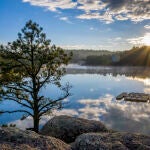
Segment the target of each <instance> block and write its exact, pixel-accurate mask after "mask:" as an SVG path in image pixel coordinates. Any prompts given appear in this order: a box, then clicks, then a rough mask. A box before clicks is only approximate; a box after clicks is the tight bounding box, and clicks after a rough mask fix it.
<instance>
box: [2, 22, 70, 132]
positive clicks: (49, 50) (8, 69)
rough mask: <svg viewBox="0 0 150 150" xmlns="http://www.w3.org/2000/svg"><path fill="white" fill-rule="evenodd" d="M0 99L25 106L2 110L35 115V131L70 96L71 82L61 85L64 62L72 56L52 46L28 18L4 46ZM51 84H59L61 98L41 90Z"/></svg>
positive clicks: (37, 26) (25, 115)
mask: <svg viewBox="0 0 150 150" xmlns="http://www.w3.org/2000/svg"><path fill="white" fill-rule="evenodd" d="M0 55H1V59H0V68H1V74H0V83H1V85H0V86H1V87H0V98H1V99H2V100H9V101H14V102H16V103H18V104H19V105H21V106H22V107H20V108H21V109H19V110H13V111H10V110H3V111H1V113H15V112H23V113H24V115H23V118H26V117H27V116H32V117H33V124H34V127H33V129H34V131H36V132H38V130H39V121H40V119H41V117H42V116H43V115H45V114H47V113H50V112H51V110H52V109H54V108H56V109H59V108H61V106H62V100H63V99H65V98H66V97H68V96H69V95H70V92H69V90H70V85H69V84H66V85H65V86H63V85H61V83H60V79H61V76H62V75H64V73H65V69H64V68H63V67H62V66H63V65H67V64H68V62H69V60H70V58H71V55H70V54H66V53H65V52H64V51H63V49H61V48H59V47H56V46H55V45H51V41H50V40H48V39H47V38H46V34H45V33H43V29H42V28H41V27H40V26H39V25H38V24H37V23H34V22H32V21H31V20H30V21H28V22H27V23H26V25H25V27H24V28H23V29H22V30H21V33H18V39H17V40H15V41H13V42H11V43H8V44H7V45H6V46H4V45H1V46H0ZM47 84H55V85H56V86H58V88H60V89H61V90H62V91H63V95H60V97H58V98H57V99H51V98H50V97H45V96H44V95H42V94H41V93H40V91H41V89H42V88H43V87H45V86H46V85H47Z"/></svg>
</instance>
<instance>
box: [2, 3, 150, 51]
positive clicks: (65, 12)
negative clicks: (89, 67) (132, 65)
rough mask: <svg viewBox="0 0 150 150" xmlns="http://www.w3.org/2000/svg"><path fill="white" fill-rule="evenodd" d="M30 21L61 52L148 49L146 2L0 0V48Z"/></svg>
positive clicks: (149, 24) (149, 10)
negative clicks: (65, 50)
mask: <svg viewBox="0 0 150 150" xmlns="http://www.w3.org/2000/svg"><path fill="white" fill-rule="evenodd" d="M30 19H31V20H33V21H34V22H37V23H38V24H39V25H40V26H41V27H43V29H44V30H43V31H44V32H45V33H46V35H47V38H48V39H51V41H52V43H53V44H55V45H56V46H60V47H62V48H65V49H93V50H112V51H118V50H128V49H130V48H132V47H133V46H137V45H138V46H139V45H150V0H0V44H6V43H7V42H12V41H14V40H15V39H16V38H17V33H18V32H20V31H21V29H22V28H23V27H24V25H25V23H26V22H27V21H28V20H30Z"/></svg>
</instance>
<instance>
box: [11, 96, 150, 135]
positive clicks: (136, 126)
mask: <svg viewBox="0 0 150 150" xmlns="http://www.w3.org/2000/svg"><path fill="white" fill-rule="evenodd" d="M78 104H80V106H81V107H80V108H79V109H63V110H60V111H56V110H55V111H54V112H53V114H50V115H46V116H43V117H42V118H41V121H40V126H42V125H44V124H45V123H46V122H47V121H48V120H49V119H51V118H52V117H54V116H58V115H70V116H78V117H81V118H85V119H91V120H100V121H103V122H104V123H105V124H106V125H107V127H110V128H112V129H116V130H121V131H130V132H140V133H144V134H150V126H149V124H150V109H149V105H150V104H149V103H135V102H133V103H132V102H125V101H116V100H115V97H114V96H113V95H110V94H105V95H103V96H101V97H99V98H97V99H79V100H77V105H78ZM11 123H13V124H16V125H17V127H19V128H21V129H25V128H27V127H28V128H29V127H32V126H33V121H32V118H31V117H28V118H27V119H25V120H24V121H21V120H16V121H13V122H11Z"/></svg>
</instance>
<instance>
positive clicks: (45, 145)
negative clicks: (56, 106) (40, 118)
mask: <svg viewBox="0 0 150 150" xmlns="http://www.w3.org/2000/svg"><path fill="white" fill-rule="evenodd" d="M0 150H150V136H146V135H142V134H133V133H127V132H117V131H113V130H111V129H108V128H106V126H105V125H104V124H103V123H101V122H99V121H91V120H86V119H81V118H75V117H69V116H57V117H54V118H53V119H51V120H49V121H48V122H47V123H46V124H45V125H44V126H43V128H42V129H41V131H40V132H39V134H37V133H35V132H33V131H27V130H26V131H23V130H20V129H18V128H15V127H2V128H0Z"/></svg>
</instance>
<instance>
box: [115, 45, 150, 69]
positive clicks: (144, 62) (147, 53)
mask: <svg viewBox="0 0 150 150" xmlns="http://www.w3.org/2000/svg"><path fill="white" fill-rule="evenodd" d="M116 65H119V66H150V46H141V47H133V48H132V49H131V50H129V51H124V52H123V53H122V55H121V58H120V61H118V62H117V63H116Z"/></svg>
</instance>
